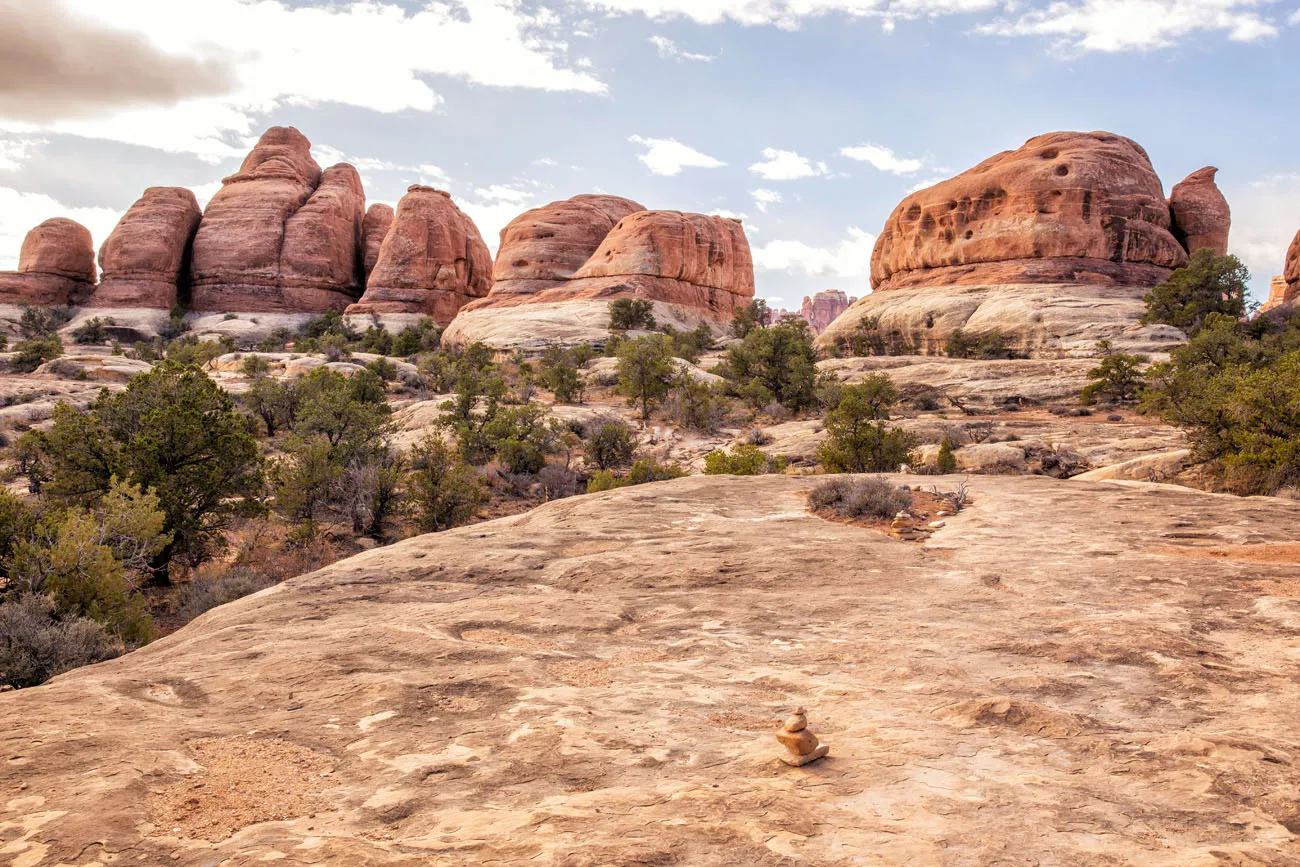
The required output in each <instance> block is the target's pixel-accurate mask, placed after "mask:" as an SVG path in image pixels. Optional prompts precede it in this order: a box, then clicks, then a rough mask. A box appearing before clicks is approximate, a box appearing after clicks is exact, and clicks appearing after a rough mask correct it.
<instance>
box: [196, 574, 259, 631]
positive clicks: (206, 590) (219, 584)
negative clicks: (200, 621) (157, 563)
mask: <svg viewBox="0 0 1300 867" xmlns="http://www.w3.org/2000/svg"><path fill="white" fill-rule="evenodd" d="M275 584H276V581H275V579H273V578H269V577H267V576H266V575H263V574H262V573H261V572H257V571H254V570H253V569H249V568H247V567H244V566H235V567H233V568H230V569H227V570H225V571H222V572H219V573H217V574H215V575H200V576H199V577H196V578H195V579H194V580H193V581H191V582H190V583H188V584H186V585H185V589H184V591H183V592H182V593H181V598H180V605H179V613H180V616H181V617H182V618H183V619H184V620H185V621H186V622H188V621H190V620H193V619H194V618H196V617H198V616H199V615H200V614H204V613H206V612H208V611H211V610H212V609H213V608H216V607H217V606H218V605H225V604H226V603H227V602H234V601H235V600H236V599H242V598H244V597H245V596H251V595H253V594H254V593H257V592H258V591H260V590H265V589H266V588H267V587H272V586H274V585H275Z"/></svg>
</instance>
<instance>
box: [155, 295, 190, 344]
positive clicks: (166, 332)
mask: <svg viewBox="0 0 1300 867" xmlns="http://www.w3.org/2000/svg"><path fill="white" fill-rule="evenodd" d="M189 330H190V324H189V323H188V322H186V321H185V308H184V307H182V306H180V305H179V304H177V305H176V306H175V307H173V308H172V309H171V313H170V315H168V317H167V324H166V325H164V326H163V327H162V328H160V329H159V330H158V337H159V338H160V339H161V340H162V341H163V342H166V341H169V340H175V339H176V338H177V337H180V336H181V335H182V334H184V333H185V332H187V331H189Z"/></svg>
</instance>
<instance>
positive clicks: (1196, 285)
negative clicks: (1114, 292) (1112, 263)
mask: <svg viewBox="0 0 1300 867" xmlns="http://www.w3.org/2000/svg"><path fill="white" fill-rule="evenodd" d="M1249 281H1250V271H1249V270H1248V269H1247V268H1246V266H1245V265H1243V264H1242V263H1241V260H1240V259H1238V258H1237V257H1236V256H1215V255H1214V252H1213V251H1212V250H1197V251H1196V252H1194V253H1193V254H1192V258H1191V260H1190V261H1189V262H1188V263H1187V265H1186V266H1184V267H1182V268H1179V269H1177V270H1176V271H1174V272H1173V273H1172V274H1170V275H1169V279H1168V280H1166V281H1165V282H1164V283H1161V284H1160V285H1159V286H1157V287H1156V288H1154V289H1152V290H1151V291H1150V292H1149V293H1147V295H1146V297H1145V298H1144V299H1143V300H1144V301H1146V305H1147V309H1146V313H1145V314H1143V316H1142V321H1143V323H1148V324H1149V323H1153V322H1159V323H1164V324H1166V325H1172V326H1174V327H1175V328H1181V329H1183V330H1184V331H1186V332H1187V333H1188V335H1190V336H1195V335H1196V333H1197V332H1198V331H1200V330H1201V325H1202V324H1203V323H1204V322H1205V319H1206V317H1208V316H1210V315H1212V314H1219V315H1222V316H1230V317H1232V318H1233V319H1240V318H1241V317H1242V316H1244V315H1245V314H1246V284H1247V283H1248V282H1249Z"/></svg>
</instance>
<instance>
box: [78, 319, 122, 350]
mask: <svg viewBox="0 0 1300 867" xmlns="http://www.w3.org/2000/svg"><path fill="white" fill-rule="evenodd" d="M112 324H113V320H112V319H108V320H104V319H100V318H99V317H98V316H94V317H92V318H90V319H87V320H86V321H85V322H83V323H81V324H80V325H78V326H77V327H76V328H74V329H73V330H72V339H73V340H75V341H76V342H77V343H80V344H96V345H97V344H100V343H103V342H104V341H105V340H107V339H108V332H107V331H105V330H104V326H106V325H112Z"/></svg>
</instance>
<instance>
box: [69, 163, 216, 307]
mask: <svg viewBox="0 0 1300 867" xmlns="http://www.w3.org/2000/svg"><path fill="white" fill-rule="evenodd" d="M202 215H203V212H202V211H201V210H199V203H198V200H196V199H195V198H194V193H192V192H190V191H189V190H187V189H185V188H184V187H150V188H149V189H147V190H145V191H144V195H143V196H141V197H140V200H139V201H138V202H136V203H135V204H134V205H132V206H131V208H130V210H128V211H127V212H126V214H125V215H123V217H122V219H121V220H119V221H118V224H117V228H115V229H113V233H112V234H111V235H109V236H108V240H107V241H105V242H104V246H102V247H100V248H99V267H100V269H101V270H102V272H103V276H102V278H101V280H100V283H99V286H98V287H96V289H95V291H94V294H92V295H91V296H90V301H89V302H87V306H90V307H153V308H158V309H160V310H170V309H171V308H172V307H173V306H175V304H176V302H177V300H178V296H179V294H180V292H179V288H178V286H179V283H180V281H182V280H187V279H188V277H189V275H188V273H187V269H188V266H189V261H188V257H189V253H190V243H191V242H192V241H193V239H194V232H195V230H196V229H197V228H198V225H199V218H200V217H201V216H202Z"/></svg>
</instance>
